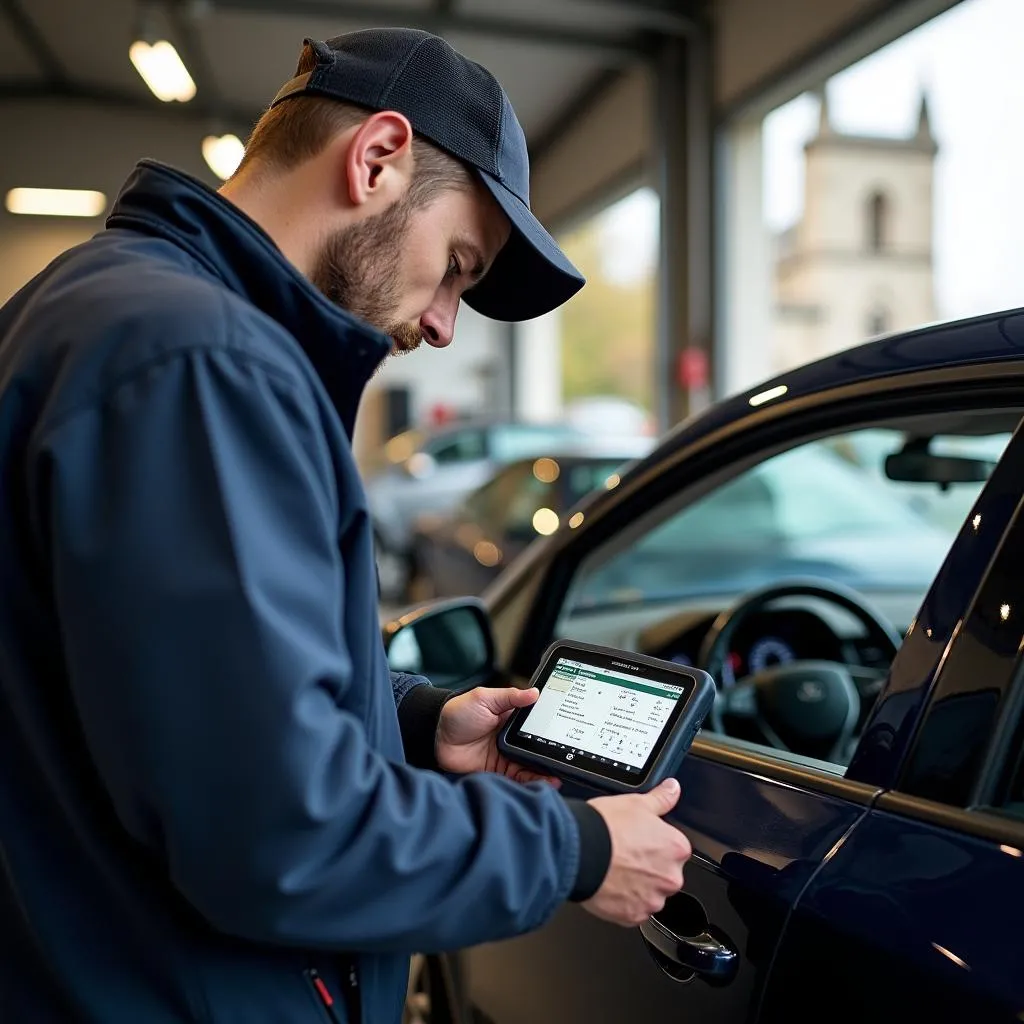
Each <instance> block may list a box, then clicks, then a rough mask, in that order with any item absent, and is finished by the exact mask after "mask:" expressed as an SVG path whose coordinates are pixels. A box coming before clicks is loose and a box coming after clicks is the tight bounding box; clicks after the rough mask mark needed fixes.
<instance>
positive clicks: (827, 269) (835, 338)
mask: <svg viewBox="0 0 1024 1024" xmlns="http://www.w3.org/2000/svg"><path fill="white" fill-rule="evenodd" d="M819 98H820V102H821V106H820V115H819V123H818V130H817V133H816V134H815V136H814V137H813V138H812V139H811V140H810V141H809V142H808V143H807V144H806V146H805V147H804V167H805V179H804V182H805V184H804V212H803V217H802V218H801V220H800V221H799V223H798V224H796V225H795V226H794V227H793V228H791V229H790V230H789V231H787V232H785V234H784V235H782V236H781V237H780V238H779V239H778V240H777V252H776V266H775V288H776V291H775V298H776V315H775V322H776V338H775V364H776V369H778V370H780V371H781V370H786V369H789V368H791V367H793V366H796V365H799V364H801V363H804V362H808V361H809V360H812V359H816V358H818V357H820V356H824V355H829V354H831V353H833V352H838V351H841V350H843V349H846V348H850V347H851V346H853V345H857V344H859V343H860V342H862V341H865V340H867V339H869V338H872V337H875V336H876V335H879V334H885V333H888V332H891V331H900V330H905V329H908V328H912V327H918V326H920V325H921V324H925V323H929V322H932V321H934V320H935V318H936V313H935V298H934V285H933V275H932V184H933V176H934V168H935V157H936V154H937V152H938V146H937V144H936V141H935V137H934V136H933V134H932V129H931V121H930V118H929V113H928V98H927V96H926V95H923V96H922V98H921V106H920V110H919V112H918V119H917V128H916V131H914V132H913V134H911V135H910V136H909V137H907V138H887V137H878V136H868V135H846V134H843V133H841V132H839V131H837V130H836V129H835V128H834V127H833V125H832V123H831V121H830V119H829V110H828V100H827V98H826V96H825V92H824V90H822V91H821V92H820V93H819Z"/></svg>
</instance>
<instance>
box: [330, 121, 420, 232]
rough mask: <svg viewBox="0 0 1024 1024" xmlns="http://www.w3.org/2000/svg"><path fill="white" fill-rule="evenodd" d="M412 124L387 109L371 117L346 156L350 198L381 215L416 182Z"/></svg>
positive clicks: (354, 204)
mask: <svg viewBox="0 0 1024 1024" xmlns="http://www.w3.org/2000/svg"><path fill="white" fill-rule="evenodd" d="M412 140H413V131H412V125H410V124H409V121H408V119H407V118H406V117H404V116H403V115H402V114H399V113H397V112H395V111H393V110H384V111H380V112H379V113H376V114H373V115H371V116H370V117H368V118H367V119H366V120H365V121H364V122H363V123H362V124H361V125H360V126H359V128H358V129H356V132H355V134H354V135H353V136H352V140H351V142H350V143H349V147H348V151H347V153H346V155H345V176H346V179H347V185H348V199H349V202H351V203H352V205H353V206H357V207H365V206H367V204H369V206H371V207H373V208H374V209H373V212H374V213H378V212H380V211H381V210H383V209H385V208H386V207H388V206H390V205H391V203H393V202H395V201H396V200H397V199H399V198H400V197H401V196H403V195H404V194H405V192H406V191H407V190H408V188H409V182H410V181H411V180H412V168H413V154H412Z"/></svg>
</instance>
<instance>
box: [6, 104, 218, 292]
mask: <svg viewBox="0 0 1024 1024" xmlns="http://www.w3.org/2000/svg"><path fill="white" fill-rule="evenodd" d="M40 126H45V129H46V130H45V131H43V130H40ZM202 136H203V131H202V128H201V127H197V125H196V124H195V122H186V121H184V120H181V119H178V118H171V117H165V118H161V117H159V116H155V117H154V116H153V115H152V114H150V115H148V116H143V115H141V114H135V113H124V112H120V111H113V110H109V109H103V108H101V107H97V106H95V105H93V104H75V103H66V102H64V103H51V102H43V101H31V102H29V101H26V102H21V103H4V104H3V105H0V138H3V139H8V140H12V143H11V144H9V145H8V146H7V147H6V148H5V150H4V153H3V158H2V159H0V202H2V197H3V196H5V195H6V194H7V191H8V189H11V188H15V187H17V186H32V187H36V188H89V189H99V190H100V191H101V192H104V193H105V194H106V196H107V199H108V201H109V202H110V203H113V201H114V199H115V197H116V196H117V193H118V191H119V190H120V188H121V185H122V184H123V182H124V179H125V178H126V177H127V176H128V175H129V174H130V173H131V170H132V167H133V166H134V165H135V163H136V162H137V161H138V160H139V158H141V157H143V156H148V157H153V158H155V159H158V160H163V161H166V162H167V163H170V164H173V165H174V166H177V167H180V168H181V169H182V170H184V171H188V172H189V173H190V174H194V175H196V176H197V177H199V178H201V179H203V180H204V181H206V182H207V183H208V184H211V185H216V184H217V179H216V178H214V177H213V176H212V175H211V174H210V172H209V170H208V168H207V166H206V164H205V162H204V161H203V158H202V154H201V153H200V151H199V143H200V141H201V139H202ZM27 139H31V144H26V143H25V142H22V141H19V140H27ZM102 227H103V217H97V218H96V219H94V220H92V219H90V220H77V219H74V218H68V219H60V220H56V219H51V218H48V217H16V216H14V215H12V214H9V213H8V212H7V211H6V210H5V209H4V208H3V206H2V205H0V252H2V253H3V256H4V258H3V260H0V302H3V301H5V300H6V299H7V298H8V297H9V296H10V295H11V294H13V293H14V292H15V291H16V290H17V289H18V288H19V287H21V285H22V284H23V283H24V282H25V281H27V280H28V279H29V278H30V277H31V276H32V275H33V274H35V273H36V272H37V271H39V270H41V269H42V268H43V267H44V266H45V265H46V264H47V263H48V262H49V261H50V260H51V259H53V257H54V256H56V255H58V254H59V253H60V252H62V251H63V250H64V249H66V248H67V247H68V246H70V245H75V244H76V243H78V242H81V241H84V240H85V239H87V238H89V237H91V236H92V235H93V234H95V233H96V232H97V231H99V230H100V229H101V228H102Z"/></svg>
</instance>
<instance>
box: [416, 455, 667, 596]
mask: <svg viewBox="0 0 1024 1024" xmlns="http://www.w3.org/2000/svg"><path fill="white" fill-rule="evenodd" d="M603 447H605V448H606V449H607V452H606V454H603V455H596V454H595V455H584V454H575V453H570V454H566V453H552V454H547V455H542V456H540V457H539V458H530V459H520V460H518V461H516V462H513V463H511V464H510V465H508V466H505V467H504V468H503V469H500V470H499V471H498V472H497V473H496V474H495V475H494V476H493V477H492V478H491V479H490V480H489V481H488V482H487V483H486V484H484V485H483V487H479V488H477V490H475V491H473V492H472V493H471V494H470V495H468V496H467V497H466V498H465V499H464V500H463V501H462V502H461V503H460V504H459V505H458V506H457V507H456V509H455V510H454V511H453V512H451V513H449V514H448V515H436V514H435V515H422V516H419V517H418V518H417V519H416V521H415V523H414V525H413V538H412V562H413V567H414V568H413V579H412V583H411V585H410V593H411V596H412V597H413V599H414V600H425V599H426V598H428V597H441V596H445V595H455V594H478V593H480V591H481V590H483V589H484V587H486V586H487V584H488V583H490V582H491V580H493V579H494V577H495V576H497V575H498V573H499V572H500V571H501V570H502V569H503V568H504V567H505V566H506V565H508V564H509V563H510V562H511V561H512V560H513V559H515V558H516V557H517V556H518V555H520V554H521V553H522V552H523V551H524V550H525V549H526V548H527V547H528V546H529V545H530V544H531V543H532V542H533V541H534V540H536V539H537V538H538V537H546V536H548V535H549V534H552V533H554V532H555V531H556V530H557V529H558V528H559V526H560V525H561V523H562V521H563V520H564V519H566V518H567V516H568V513H569V511H570V510H571V509H572V508H573V506H575V505H576V504H577V503H578V502H580V501H582V500H583V498H585V497H586V496H587V495H588V494H590V492H591V491H594V490H598V489H601V488H606V487H614V486H615V485H616V484H617V483H618V480H619V476H618V473H619V470H621V469H622V467H623V463H624V462H625V461H627V460H628V459H630V458H638V457H640V456H641V455H643V454H646V452H647V451H649V450H650V449H651V448H652V447H653V442H645V441H633V442H632V443H628V442H622V441H619V442H615V441H614V440H612V439H607V440H606V441H605V442H604V445H603Z"/></svg>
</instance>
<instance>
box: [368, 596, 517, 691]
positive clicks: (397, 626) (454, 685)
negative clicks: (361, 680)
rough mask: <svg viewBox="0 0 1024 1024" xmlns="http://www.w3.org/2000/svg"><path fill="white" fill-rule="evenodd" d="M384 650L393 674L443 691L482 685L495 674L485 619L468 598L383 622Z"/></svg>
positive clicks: (492, 646) (480, 608) (480, 607)
mask: <svg viewBox="0 0 1024 1024" xmlns="http://www.w3.org/2000/svg"><path fill="white" fill-rule="evenodd" d="M384 649H385V650H386V651H387V656H388V664H389V665H390V666H391V668H392V670H393V671H395V672H410V673H412V674H413V675H422V676H426V677H427V678H428V679H429V680H430V681H431V682H432V683H433V684H434V685H435V686H439V687H442V688H444V689H448V690H468V689H471V688H472V687H474V686H479V685H481V684H486V683H488V682H490V681H491V680H492V679H493V678H494V676H495V674H496V671H497V666H496V660H497V659H496V655H495V650H496V647H495V642H494V633H493V631H492V628H491V620H490V616H489V615H488V614H487V609H486V608H485V607H484V604H483V602H481V601H479V600H477V599H476V598H471V597H467V598H459V599H457V600H452V601H437V602H433V603H431V604H428V605H424V606H423V607H422V608H417V609H415V610H414V611H411V612H409V613H408V614H406V615H403V616H402V617H401V618H398V619H394V620H392V621H391V622H388V623H387V624H386V625H385V626H384Z"/></svg>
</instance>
